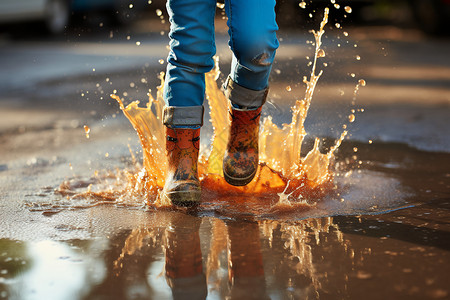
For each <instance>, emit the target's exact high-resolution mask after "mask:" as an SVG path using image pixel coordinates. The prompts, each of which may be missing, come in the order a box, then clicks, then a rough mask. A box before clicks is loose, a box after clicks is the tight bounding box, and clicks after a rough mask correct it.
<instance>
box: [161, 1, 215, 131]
mask: <svg viewBox="0 0 450 300" xmlns="http://www.w3.org/2000/svg"><path fill="white" fill-rule="evenodd" d="M167 11H168V13H169V20H170V23H171V27H170V33H169V37H170V53H169V56H168V58H167V63H168V64H167V71H166V78H165V85H164V101H165V103H166V107H165V108H164V120H163V121H164V124H165V125H172V126H201V124H202V119H203V106H202V105H203V101H204V98H205V73H207V72H209V71H210V70H211V69H212V68H213V67H214V60H213V56H214V54H215V53H216V47H215V41H214V15H215V11H216V0H168V1H167Z"/></svg>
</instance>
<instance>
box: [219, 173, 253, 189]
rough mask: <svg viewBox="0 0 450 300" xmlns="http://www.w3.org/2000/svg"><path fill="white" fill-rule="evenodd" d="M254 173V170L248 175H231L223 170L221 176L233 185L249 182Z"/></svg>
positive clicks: (242, 184)
mask: <svg viewBox="0 0 450 300" xmlns="http://www.w3.org/2000/svg"><path fill="white" fill-rule="evenodd" d="M255 175H256V170H255V172H253V173H252V174H251V175H250V176H247V177H232V176H230V175H228V174H227V173H226V172H225V170H223V178H224V179H225V181H226V182H228V183H229V184H231V185H234V186H244V185H247V184H249V183H250V182H251V181H252V180H253V178H254V177H255Z"/></svg>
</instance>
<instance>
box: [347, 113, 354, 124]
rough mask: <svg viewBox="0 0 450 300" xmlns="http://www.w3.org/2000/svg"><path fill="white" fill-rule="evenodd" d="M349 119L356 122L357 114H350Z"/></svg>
mask: <svg viewBox="0 0 450 300" xmlns="http://www.w3.org/2000/svg"><path fill="white" fill-rule="evenodd" d="M348 121H349V122H350V123H353V122H355V115H354V114H351V115H349V116H348Z"/></svg>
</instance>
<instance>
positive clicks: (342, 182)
mask: <svg viewBox="0 0 450 300" xmlns="http://www.w3.org/2000/svg"><path fill="white" fill-rule="evenodd" d="M373 33H374V31H373V32H372V33H371V35H370V36H369V37H367V36H366V37H363V36H362V35H361V32H359V34H360V35H359V36H358V31H356V32H355V33H354V35H353V36H358V38H355V40H356V39H359V40H360V41H359V49H361V50H360V52H358V53H359V54H361V55H362V57H363V58H364V57H366V58H368V59H367V60H366V62H364V60H363V63H364V65H362V66H360V68H361V69H362V70H364V71H362V72H361V73H363V77H364V79H366V80H367V82H368V86H367V87H366V88H367V89H365V90H361V93H360V95H359V96H358V102H361V103H358V105H357V106H354V105H346V104H345V103H343V102H344V100H345V99H346V100H345V101H347V100H349V99H348V98H345V99H343V98H336V96H335V95H334V94H333V93H332V92H330V91H333V92H334V91H338V94H341V91H340V90H339V89H340V88H341V87H343V86H347V87H348V91H347V90H346V92H345V93H346V95H348V94H350V95H351V94H352V91H353V89H354V84H348V82H345V83H344V82H340V81H333V80H334V79H336V78H343V77H344V75H343V74H345V76H347V77H348V75H349V74H350V73H351V72H349V69H351V68H349V67H345V66H347V65H348V64H349V61H347V60H344V59H343V58H342V57H345V56H342V57H341V56H339V55H341V54H342V52H339V51H343V52H346V51H349V48H345V49H341V50H339V49H332V47H333V46H332V45H328V46H327V51H326V53H327V54H328V53H330V54H332V55H334V56H333V57H331V58H330V61H334V62H335V63H336V66H335V67H334V68H333V70H335V71H331V68H330V69H327V70H326V71H325V73H324V76H327V74H330V73H332V72H336V73H337V74H334V75H333V76H334V77H333V76H332V77H328V78H327V77H325V78H323V79H324V81H325V83H324V85H321V84H320V82H319V91H317V92H318V93H317V95H316V99H314V100H313V102H312V108H311V112H310V114H309V116H308V119H307V120H306V125H305V127H306V130H307V133H308V135H307V137H306V138H305V141H304V149H303V148H302V154H303V156H304V155H306V153H307V151H308V150H310V149H312V148H313V144H314V137H316V136H319V137H324V138H323V139H322V145H321V151H322V152H323V153H326V152H327V151H329V150H330V148H331V147H332V146H333V145H334V144H335V142H336V140H337V139H338V138H339V136H340V134H341V132H342V124H343V123H345V122H343V120H347V118H348V115H349V113H350V112H351V109H360V108H362V107H364V109H365V111H364V113H362V112H361V110H359V112H358V113H357V114H356V115H357V117H356V121H355V122H354V123H352V126H350V124H349V128H347V129H348V131H349V134H348V136H347V137H346V139H344V140H343V141H342V144H341V145H340V147H339V148H338V150H337V151H336V152H335V163H334V164H333V166H332V167H331V168H330V172H332V174H333V184H334V188H333V189H332V191H331V192H330V193H328V194H327V195H326V196H324V197H322V198H321V199H319V201H315V202H314V203H313V205H307V206H305V205H301V206H297V207H295V208H294V209H292V208H290V209H276V206H275V205H276V204H277V203H278V202H279V198H278V197H273V198H269V199H267V198H264V199H263V200H262V202H263V204H261V203H258V202H257V201H258V198H255V197H250V196H248V195H244V196H243V195H229V196H228V197H226V198H225V197H217V198H214V196H211V198H210V199H209V203H206V204H205V205H202V206H201V207H200V208H199V209H198V210H189V211H186V210H177V209H173V208H170V207H169V208H168V207H166V208H164V209H155V208H154V207H152V206H146V205H144V203H145V201H144V200H143V199H141V201H136V199H131V198H128V199H127V198H126V197H121V198H120V197H119V196H120V195H115V194H114V193H113V192H114V191H117V190H118V189H120V188H121V187H123V185H122V184H123V181H122V180H125V178H126V176H127V172H124V171H128V172H130V173H133V172H135V171H136V169H135V162H134V160H133V158H132V156H131V155H130V149H131V152H132V153H133V155H134V156H135V157H136V160H138V162H139V161H140V160H141V159H140V158H141V157H142V152H141V150H140V145H139V143H138V138H137V137H136V134H135V132H134V131H133V129H132V128H131V126H130V125H129V124H128V121H127V120H126V119H125V118H124V117H123V116H121V112H120V111H119V109H118V107H117V104H116V103H114V102H113V101H111V103H109V104H108V106H107V107H106V108H105V107H102V106H101V105H99V104H98V103H99V102H100V101H98V99H96V100H95V101H94V100H93V99H94V98H95V97H97V98H98V97H99V94H95V93H94V92H96V91H97V92H99V91H100V90H101V88H104V89H105V90H108V88H109V89H112V88H113V87H112V85H111V86H110V85H109V79H110V78H112V80H113V81H114V84H115V85H114V88H117V86H118V85H120V84H121V87H122V88H123V87H125V86H129V83H130V82H134V83H139V82H140V80H141V79H142V78H143V75H142V72H141V71H140V70H139V71H135V70H134V71H133V72H128V73H127V72H124V71H120V72H119V71H117V70H116V71H117V72H116V73H115V74H112V72H110V71H108V74H106V75H105V74H100V75H96V77H93V76H85V77H83V76H79V75H77V76H75V77H71V80H68V79H60V81H58V80H57V79H52V80H49V81H47V82H44V83H41V84H40V85H37V93H36V94H37V95H36V94H35V93H34V92H35V90H33V88H30V90H29V91H28V93H26V94H24V95H18V94H17V93H16V94H14V93H10V94H8V95H6V96H2V97H3V98H2V99H1V101H2V102H1V105H2V109H1V110H0V116H1V117H0V125H1V136H0V142H1V143H0V150H1V157H0V182H1V184H0V299H172V298H173V299H205V298H206V299H450V280H449V277H448V270H449V268H450V221H449V220H450V194H449V190H450V153H449V151H448V147H449V146H450V137H449V135H448V128H449V127H448V126H449V121H448V120H449V119H450V110H449V102H448V101H450V98H449V96H448V95H450V94H449V86H450V85H448V82H449V80H450V78H449V77H448V74H450V73H449V72H448V70H450V61H448V59H447V60H446V59H445V58H448V51H450V43H448V41H434V42H430V43H432V44H427V43H425V42H424V41H423V40H420V39H419V40H418V41H416V40H414V41H409V40H402V39H401V38H400V36H403V35H396V33H398V32H397V31H395V30H393V31H392V30H386V29H382V30H379V31H376V33H377V34H378V35H377V34H373ZM387 33H390V34H391V35H389V37H388V39H394V40H395V41H394V42H391V41H389V42H387V41H386V40H383V38H384V36H385V35H386V34H387ZM382 37H383V38H382ZM380 41H381V42H380ZM286 43H292V44H295V43H298V44H300V43H301V44H305V43H304V40H302V41H301V42H298V41H287V42H286ZM379 43H382V44H381V45H380V44H379ZM143 44H144V43H143ZM332 44H335V43H334V42H333V43H332ZM350 44H351V45H353V42H352V43H350ZM386 45H388V46H389V49H388V50H386V51H385V46H386ZM82 46H83V45H82ZM88 46H89V45H84V46H83V47H85V48H86V49H87V48H89V47H88ZM288 46H289V45H288ZM14 47H16V46H14ZM41 47H42V49H41V50H42V51H41V52H42V53H46V51H47V50H46V49H45V48H46V47H47V46H46V45H44V46H42V45H41ZM95 47H100V45H98V44H96V43H95V44H94V48H95ZM161 47H162V46H161ZM161 47H160V45H156V46H155V48H157V49H160V48H161ZM296 47H298V46H296ZM19 48H20V45H19ZM29 48H30V47H29V45H23V47H22V48H21V49H22V50H21V51H16V49H15V48H13V47H11V49H12V50H11V49H10V48H5V49H6V50H2V49H0V51H5V53H6V54H7V55H1V56H0V57H2V58H5V57H9V60H11V61H13V59H14V58H16V56H15V55H17V57H19V58H21V55H24V54H23V53H26V50H25V49H29ZM85 48H83V49H84V50H83V51H88V50H86V49H85ZM350 48H353V46H351V47H350ZM8 49H10V50H8ZM52 49H54V48H52ZM101 49H104V50H105V51H106V50H109V51H111V52H114V51H117V52H120V51H121V50H122V48H121V47H118V48H117V49H116V48H114V45H106V46H105V47H104V48H101ZM386 49H387V47H386ZM301 50H302V51H303V50H304V51H303V52H302V51H300V52H302V53H300V54H299V55H300V56H301V57H302V58H303V57H304V55H305V53H306V52H307V50H311V49H306V48H302V49H301ZM8 51H9V52H8ZM53 51H55V52H57V53H59V55H52V59H61V60H64V56H63V55H62V54H64V52H63V51H62V50H61V52H58V51H60V50H53ZM283 51H284V50H283V49H282V48H281V49H280V52H279V53H280V55H279V59H278V62H277V64H276V66H275V69H274V70H275V73H274V74H275V80H274V81H273V83H272V91H271V95H270V97H271V98H272V99H273V101H272V103H269V105H267V107H266V109H267V111H266V115H272V116H274V122H276V123H277V124H281V123H283V122H286V120H288V121H289V117H290V115H291V112H290V110H289V107H290V104H291V103H292V102H294V101H295V100H296V99H295V97H294V96H292V94H293V93H294V92H295V89H296V88H298V89H299V88H300V87H299V85H297V82H298V81H299V80H298V74H297V73H296V71H292V70H293V69H294V68H293V67H292V66H291V65H292V60H293V59H299V58H298V57H295V53H293V52H292V51H291V52H289V51H286V52H283ZM371 51H372V52H371ZM339 53H341V54H339ZM374 53H375V54H377V55H379V54H380V53H389V56H388V59H387V60H386V59H382V58H380V57H379V56H377V57H376V58H375V59H373V61H370V60H369V58H370V57H371V56H374V55H375V54H374ZM33 55H36V53H34V54H33ZM95 55H96V56H95V58H94V59H95V61H97V60H99V59H98V54H95ZM135 55H137V54H135ZM158 55H159V54H158ZM346 55H348V53H346ZM158 57H159V56H158ZM292 57H294V58H292ZM41 59H42V57H41ZM84 59H88V58H86V57H82V56H80V57H78V60H77V61H76V62H75V64H77V66H78V67H80V66H81V64H80V63H78V62H79V61H83V60H84ZM340 59H342V60H343V63H342V64H340V63H339V61H340ZM421 59H424V60H425V61H426V63H424V64H422V65H417V62H418V61H420V60H421ZM42 60H43V59H42ZM105 60H106V59H105ZM155 61H157V60H156V59H155ZM352 61H354V60H352ZM140 63H142V61H140V60H139V61H138V64H140ZM305 64H306V63H305ZM393 64H397V65H395V66H396V67H395V68H394V69H395V70H393V71H392V70H391V67H392V65H393ZM343 65H344V67H342V66H343ZM340 67H342V68H340ZM80 68H81V67H80ZM89 68H90V69H92V66H89ZM152 68H154V69H157V68H156V67H155V66H152ZM276 70H281V74H278V75H277V72H276ZM305 70H307V71H306V72H303V73H304V74H308V72H309V70H310V67H309V66H308V67H307V68H305ZM336 70H338V71H339V72H341V73H338V72H337V71H336ZM387 70H388V71H389V70H391V71H390V72H387ZM19 71H20V70H19ZM19 71H17V72H19ZM50 71H51V69H50V68H49V72H50ZM327 71H329V72H328V73H327ZM416 71H417V72H416ZM55 72H56V71H55ZM50 73H51V72H50ZM154 73H156V72H154ZM292 73H294V74H295V79H292V80H295V82H294V83H293V82H289V78H291V77H292V78H293V77H294V76H291V75H292ZM417 74H427V76H428V79H427V80H426V81H425V83H424V84H423V86H422V85H421V84H422V83H421V80H419V79H420V78H421V77H420V76H419V77H417V76H418V75H417ZM49 76H50V75H49ZM146 76H147V75H146ZM124 77H126V79H123V78H124ZM148 77H149V78H150V79H149V80H152V79H151V78H153V77H155V78H156V76H153V74H152V75H151V76H148ZM119 78H122V81H120V79H119ZM333 78H334V79H333ZM106 79H108V80H106ZM100 81H101V82H102V84H101V85H100V88H99V87H98V86H96V85H95V84H94V83H96V82H100ZM17 82H19V80H17ZM153 83H155V84H154V85H153ZM419 83H420V84H419ZM156 84H157V82H152V83H151V84H149V83H147V82H143V84H142V86H145V87H146V88H143V89H145V90H146V89H148V85H151V86H155V85H156ZM80 85H83V86H90V87H89V88H86V89H85V90H83V91H82V94H83V96H82V97H79V96H78V95H79V94H81V93H80V92H79V91H78V90H77V96H76V97H75V96H73V95H72V94H73V92H72V91H71V90H70V88H69V87H70V86H72V87H73V86H80ZM287 86H292V90H293V91H288V90H287ZM5 88H6V87H3V89H5ZM421 88H423V89H424V91H425V92H423V91H422V90H421ZM64 89H67V90H66V91H65V92H64V91H63V90H64ZM49 90H51V92H53V93H56V92H57V93H58V94H57V95H58V96H61V95H66V97H67V101H64V102H54V101H53V100H54V99H53V96H52V95H50V94H52V93H50V92H49ZM86 90H89V91H90V92H91V93H90V95H91V96H90V97H91V100H92V101H91V102H89V101H87V99H86V98H87V97H86V94H87V93H86ZM46 91H47V92H46ZM94 94H95V95H96V96H94ZM106 94H107V93H105V95H106ZM70 95H72V96H70ZM102 95H103V93H102ZM289 95H290V96H289ZM430 95H432V97H431V96H430ZM71 97H72V98H71ZM24 98H25V100H23V99H24ZM105 98H106V96H105ZM284 98H286V99H289V100H292V101H291V103H287V102H289V101H287V100H285V99H284ZM80 99H81V101H80ZM336 99H338V100H336ZM38 100H39V101H41V102H40V104H39V105H36V104H34V103H33V101H38ZM315 100H317V101H318V102H314V101H315ZM424 100H427V101H424ZM77 101H78V102H77ZM350 101H351V97H350ZM364 101H365V102H364ZM75 102H76V103H78V104H76V105H75V104H73V103H75ZM348 102H349V101H348ZM394 103H395V104H394ZM71 110H72V111H71ZM99 115H101V116H100V117H99ZM339 116H340V117H339ZM100 119H101V120H100ZM333 128H334V130H333ZM330 131H332V132H333V133H334V134H329V133H330ZM212 132H213V129H212V128H211V126H208V125H206V126H205V127H204V128H203V129H202V141H203V142H204V143H205V144H202V146H201V147H202V149H207V148H209V145H207V141H209V140H210V138H211V135H212ZM330 136H331V137H330ZM88 137H89V138H88ZM61 183H63V184H62V185H61ZM61 191H63V192H64V193H61ZM86 191H90V192H95V191H111V193H110V194H109V195H110V196H111V197H110V198H108V197H100V198H98V197H95V193H91V194H86ZM62 194H63V195H62ZM80 194H81V195H84V197H77V195H80ZM122 195H123V194H122ZM222 196H223V195H222ZM118 199H119V200H118ZM306 200H308V199H306ZM311 203H312V201H311ZM311 203H310V204H311ZM258 205H260V208H261V209H259V210H254V209H252V208H254V207H258ZM273 207H275V209H270V208H273ZM267 208H269V209H267Z"/></svg>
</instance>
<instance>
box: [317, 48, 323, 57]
mask: <svg viewBox="0 0 450 300" xmlns="http://www.w3.org/2000/svg"><path fill="white" fill-rule="evenodd" d="M317 57H325V51H324V50H323V49H320V50H319V52H318V53H317Z"/></svg>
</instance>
